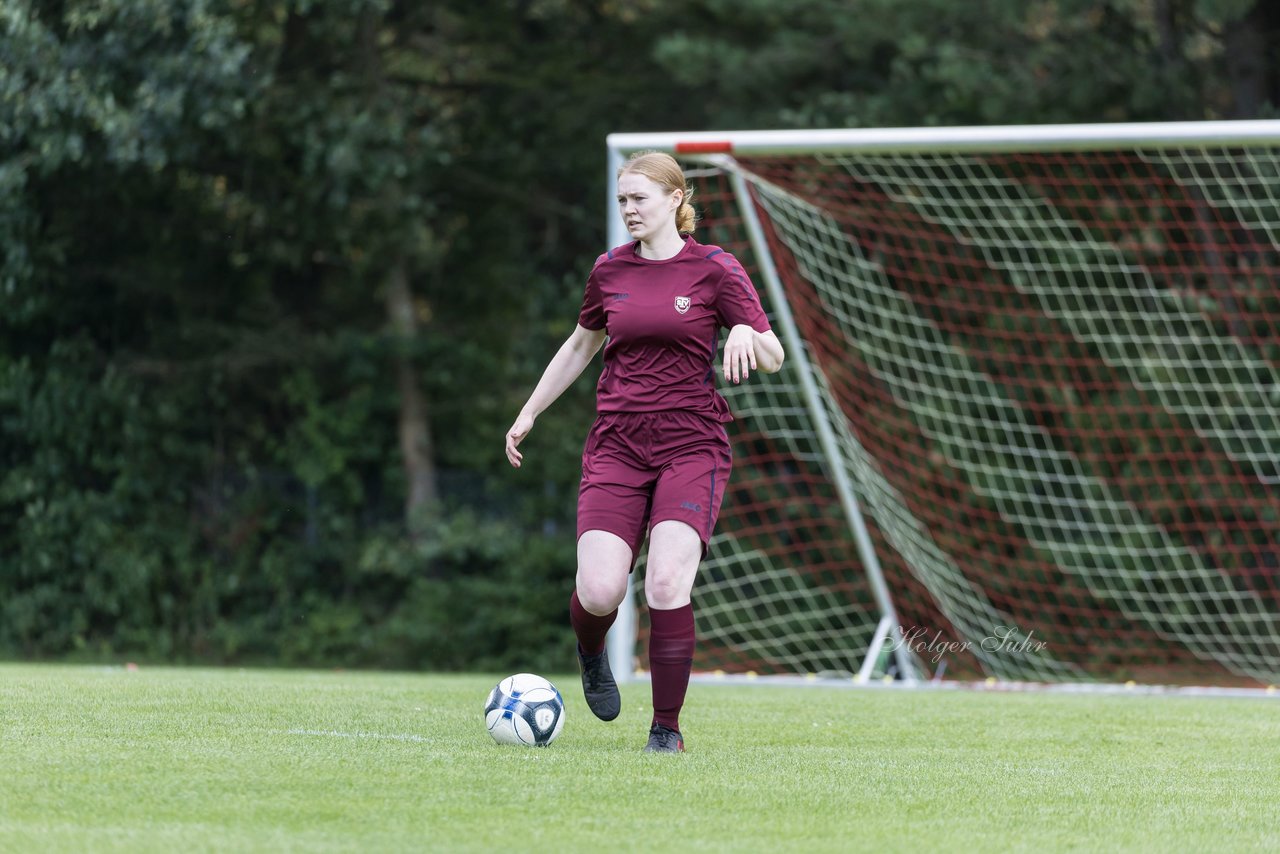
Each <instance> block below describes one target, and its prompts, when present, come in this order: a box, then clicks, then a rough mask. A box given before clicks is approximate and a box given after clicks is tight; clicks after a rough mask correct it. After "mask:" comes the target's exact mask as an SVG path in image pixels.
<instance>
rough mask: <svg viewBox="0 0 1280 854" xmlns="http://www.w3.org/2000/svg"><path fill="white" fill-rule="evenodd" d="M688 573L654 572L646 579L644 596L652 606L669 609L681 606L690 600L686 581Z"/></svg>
mask: <svg viewBox="0 0 1280 854" xmlns="http://www.w3.org/2000/svg"><path fill="white" fill-rule="evenodd" d="M685 575H686V573H681V572H673V573H665V572H653V571H652V569H651V570H650V572H649V574H648V575H647V577H646V578H645V580H644V598H645V601H646V602H648V603H649V607H650V608H657V609H658V610H660V611H667V610H670V609H672V608H681V607H683V606H684V605H686V604H688V602H689V592H690V591H689V588H690V586H691V585H689V584H687V583H686V582H685V578H684V576H685Z"/></svg>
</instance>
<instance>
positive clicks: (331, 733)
mask: <svg viewBox="0 0 1280 854" xmlns="http://www.w3.org/2000/svg"><path fill="white" fill-rule="evenodd" d="M283 732H284V734H285V735H309V736H316V737H321V738H372V739H378V740H382V741H416V742H423V743H427V742H434V741H436V740H437V739H434V738H424V737H423V736H420V735H411V734H408V733H381V732H359V731H357V732H343V731H341V730H335V729H287V730H284V731H283Z"/></svg>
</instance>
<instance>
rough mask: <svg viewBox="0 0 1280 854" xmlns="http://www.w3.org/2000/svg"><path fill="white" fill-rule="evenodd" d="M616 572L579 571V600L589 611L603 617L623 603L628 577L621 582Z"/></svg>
mask: <svg viewBox="0 0 1280 854" xmlns="http://www.w3.org/2000/svg"><path fill="white" fill-rule="evenodd" d="M614 575H615V574H614V573H607V574H606V573H593V572H590V571H583V570H581V569H580V570H579V571H578V580H577V588H578V602H579V603H581V605H582V607H583V608H585V609H586V610H587V612H588V613H591V614H595V615H596V616H597V617H603V616H604V615H605V614H608V613H610V612H612V611H613V610H614V609H615V608H617V607H618V606H619V605H621V604H622V600H623V599H624V598H625V597H626V595H627V583H626V577H625V576H623V580H622V583H621V584H619V583H618V582H617V579H616V578H615V577H614Z"/></svg>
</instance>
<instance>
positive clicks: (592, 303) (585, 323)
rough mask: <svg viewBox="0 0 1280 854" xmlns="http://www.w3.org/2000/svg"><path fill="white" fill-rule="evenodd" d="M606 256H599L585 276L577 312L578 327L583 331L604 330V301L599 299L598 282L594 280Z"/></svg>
mask: <svg viewBox="0 0 1280 854" xmlns="http://www.w3.org/2000/svg"><path fill="white" fill-rule="evenodd" d="M606 257H607V256H605V255H601V256H600V257H599V258H597V259H596V263H595V266H593V267H592V268H591V275H589V276H587V288H586V290H585V291H584V292H583V294H582V309H581V310H580V311H579V312H578V325H579V326H581V327H582V328H583V329H597V330H598V329H604V326H605V317H604V300H603V299H601V298H600V282H599V281H598V280H597V279H596V271H597V270H599V269H600V262H601V261H603V260H604V259H605V258H606Z"/></svg>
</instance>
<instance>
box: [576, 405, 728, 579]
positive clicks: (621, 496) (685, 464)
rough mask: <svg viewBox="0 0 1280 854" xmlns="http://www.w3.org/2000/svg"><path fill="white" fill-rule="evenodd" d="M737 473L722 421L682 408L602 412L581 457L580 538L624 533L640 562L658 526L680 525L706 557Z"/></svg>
mask: <svg viewBox="0 0 1280 854" xmlns="http://www.w3.org/2000/svg"><path fill="white" fill-rule="evenodd" d="M732 467H733V454H732V453H731V452H730V450H729V437H728V435H726V434H725V430H724V425H723V424H720V423H719V422H717V421H712V420H711V419H709V418H706V417H704V416H701V415H696V414H694V413H692V412H685V411H681V410H668V411H664V412H604V413H601V414H600V415H599V417H597V418H596V422H595V424H593V425H592V427H591V432H590V433H589V434H588V435H587V443H586V447H585V448H584V450H583V452H582V484H581V485H580V486H579V487H578V536H579V537H581V536H582V535H583V533H584V532H586V531H608V532H609V533H611V534H617V535H618V536H619V537H621V538H622V539H623V541H624V542H626V543H627V544H628V545H630V546H631V556H632V558H633V559H634V558H635V557H636V556H637V555H638V554H639V553H640V546H641V544H642V543H643V542H644V538H645V535H646V533H648V531H649V530H650V529H652V527H653V526H654V525H656V524H658V523H659V522H666V521H668V520H671V519H676V520H679V521H681V522H686V523H688V524H689V525H690V527H692V528H693V529H694V530H695V531H697V532H698V536H699V537H701V538H702V551H703V554H706V550H707V543H708V542H709V541H710V539H711V532H712V531H713V530H714V529H715V526H716V517H718V516H719V515H720V502H721V501H723V500H724V489H725V484H726V483H728V481H729V471H730V469H731V468H732Z"/></svg>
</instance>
